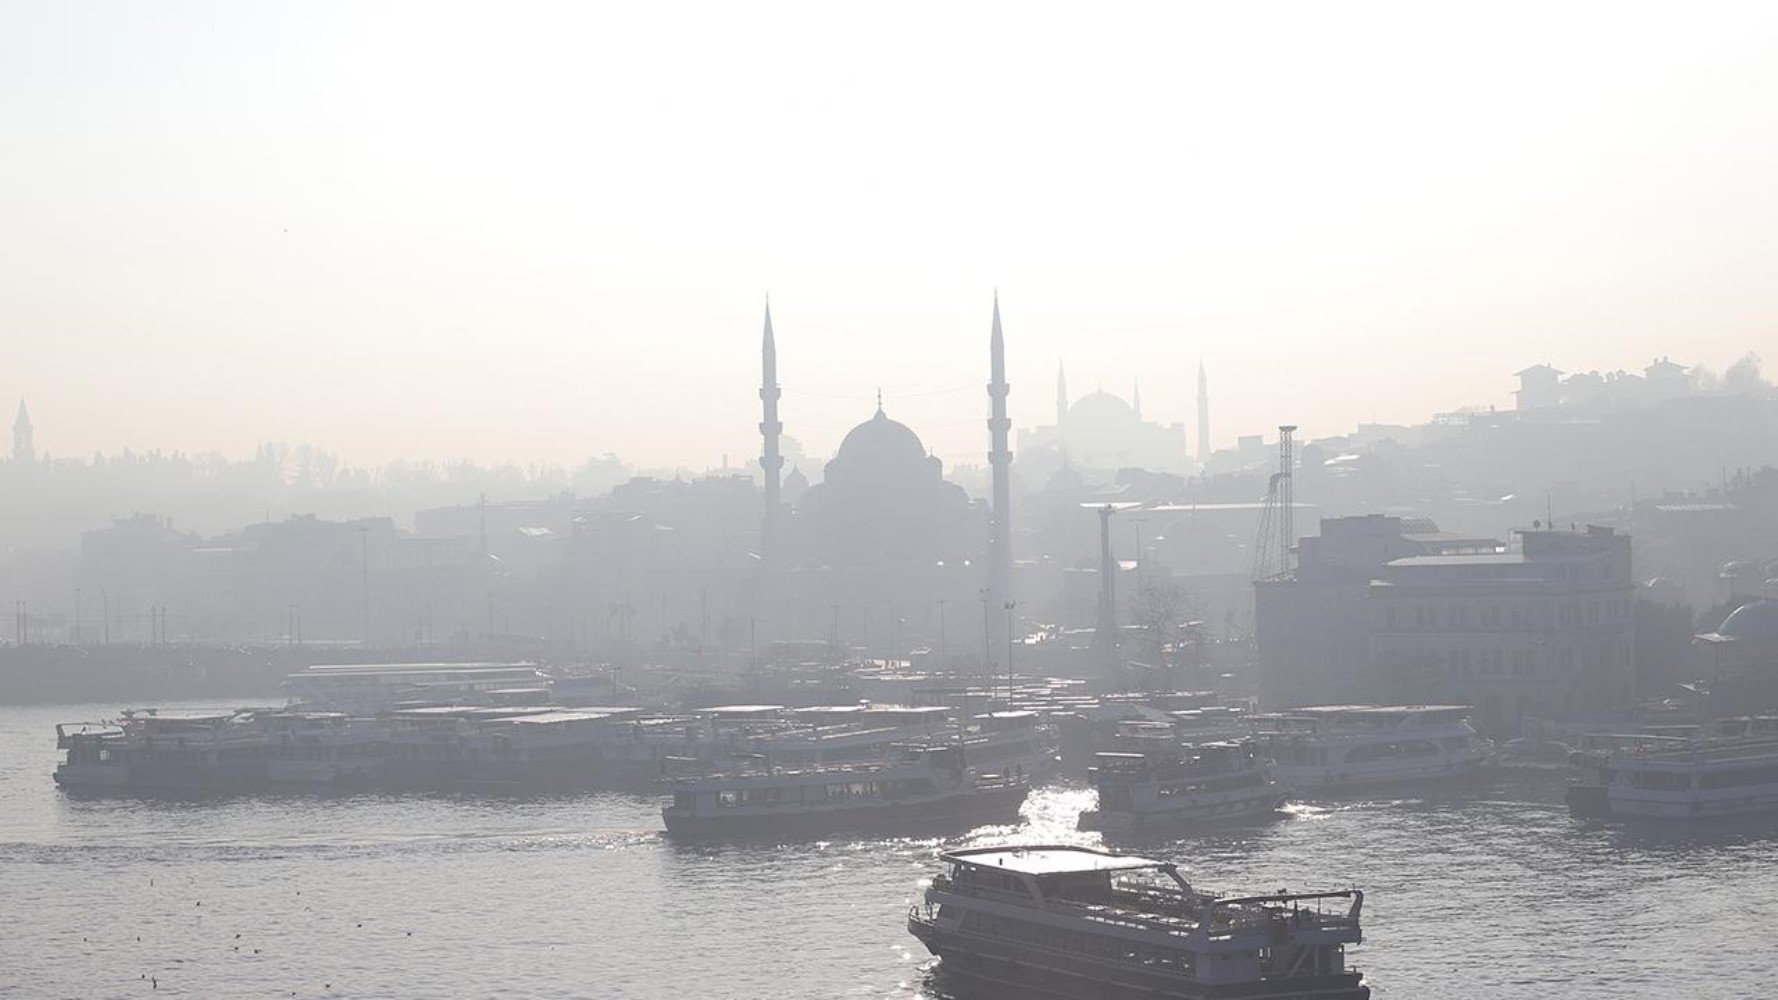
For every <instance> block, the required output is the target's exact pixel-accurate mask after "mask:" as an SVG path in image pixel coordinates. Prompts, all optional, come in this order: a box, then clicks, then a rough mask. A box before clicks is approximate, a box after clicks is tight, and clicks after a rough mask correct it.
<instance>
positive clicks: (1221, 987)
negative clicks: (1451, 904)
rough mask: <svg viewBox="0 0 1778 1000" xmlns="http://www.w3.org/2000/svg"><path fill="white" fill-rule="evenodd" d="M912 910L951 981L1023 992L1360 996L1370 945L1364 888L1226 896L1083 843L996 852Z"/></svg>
mask: <svg viewBox="0 0 1778 1000" xmlns="http://www.w3.org/2000/svg"><path fill="white" fill-rule="evenodd" d="M942 860H943V861H944V862H945V864H946V865H947V866H948V870H947V871H946V872H944V873H943V874H940V875H938V876H937V877H935V878H934V879H933V880H932V883H931V885H930V886H928V888H927V889H926V892H925V896H924V899H923V900H922V901H921V902H920V903H917V904H915V905H914V907H913V908H912V910H910V911H909V913H908V930H909V931H910V932H911V933H912V934H913V935H914V936H915V937H917V938H919V939H920V943H922V944H924V945H925V946H926V949H927V950H928V951H930V952H932V953H933V954H934V955H937V956H939V959H940V962H939V971H940V973H941V974H942V975H945V976H958V977H963V978H971V979H980V980H984V981H987V982H990V983H993V984H995V985H997V986H1003V987H1011V988H1013V989H1016V990H1017V991H1018V993H1019V995H1042V996H1051V997H1079V996H1095V997H1097V996H1107V995H1112V996H1122V995H1131V996H1144V997H1155V998H1174V1000H1209V998H1216V1000H1286V998H1289V1000H1365V998H1367V997H1369V996H1370V988H1369V987H1368V986H1366V985H1365V984H1364V981H1363V974H1362V973H1360V972H1359V971H1358V970H1356V969H1351V968H1348V967H1347V965H1346V955H1345V948H1346V946H1347V945H1350V944H1357V943H1358V942H1359V941H1361V940H1362V939H1363V935H1362V933H1361V931H1360V928H1359V911H1360V910H1361V909H1362V908H1363V905H1364V893H1362V892H1360V891H1359V890H1357V889H1348V890H1345V891H1342V892H1322V893H1291V892H1286V891H1280V892H1277V893H1274V894H1267V895H1257V896H1243V897H1225V896H1217V895H1214V894H1211V893H1207V892H1202V891H1199V890H1197V889H1194V888H1193V887H1192V886H1191V885H1190V884H1189V883H1187V882H1186V880H1185V879H1184V878H1183V877H1182V876H1181V875H1180V873H1179V870H1178V868H1177V867H1176V866H1175V865H1172V864H1169V863H1167V862H1162V861H1151V860H1149V859H1147V858H1139V857H1128V856H1122V855H1116V854H1110V853H1107V852H1104V851H1096V850H1091V849H1088V848H1083V847H1047V846H1046V847H988V848H975V849H971V850H961V851H952V852H949V853H946V854H944V855H943V856H942Z"/></svg>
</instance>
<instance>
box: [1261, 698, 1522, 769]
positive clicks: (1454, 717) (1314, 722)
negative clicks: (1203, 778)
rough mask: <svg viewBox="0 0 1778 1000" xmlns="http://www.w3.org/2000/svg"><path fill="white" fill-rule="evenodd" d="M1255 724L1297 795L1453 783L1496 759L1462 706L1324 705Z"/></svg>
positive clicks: (1263, 718) (1264, 749)
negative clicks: (1369, 786) (1401, 783)
mask: <svg viewBox="0 0 1778 1000" xmlns="http://www.w3.org/2000/svg"><path fill="white" fill-rule="evenodd" d="M1254 723H1255V733H1254V735H1255V738H1256V739H1257V740H1258V750H1259V752H1260V753H1261V754H1263V755H1265V756H1267V757H1270V758H1271V759H1272V760H1273V762H1274V764H1275V771H1276V773H1277V775H1278V779H1279V780H1280V781H1282V782H1284V783H1285V784H1286V785H1288V786H1290V787H1291V788H1294V789H1299V790H1302V789H1316V788H1334V787H1339V786H1346V785H1360V784H1368V783H1376V782H1389V781H1414V780H1422V779H1429V778H1450V777H1457V776H1459V775H1465V774H1471V773H1473V772H1475V771H1476V770H1477V769H1478V768H1480V767H1481V765H1482V763H1483V762H1484V761H1486V760H1487V759H1488V756H1489V754H1490V753H1492V752H1493V747H1492V745H1491V744H1490V743H1489V742H1488V741H1487V740H1484V739H1481V738H1480V737H1478V736H1477V735H1476V732H1475V729H1474V728H1473V727H1471V726H1470V724H1469V707H1468V706H1466V705H1385V706H1379V705H1323V706H1316V707H1313V708H1298V709H1292V710H1291V711H1290V712H1288V713H1278V714H1272V715H1262V716H1256V717H1255V718H1254Z"/></svg>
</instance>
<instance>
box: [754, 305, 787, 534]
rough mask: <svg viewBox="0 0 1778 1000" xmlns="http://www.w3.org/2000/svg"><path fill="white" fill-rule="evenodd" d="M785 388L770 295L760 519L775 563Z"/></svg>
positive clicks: (762, 382) (763, 366)
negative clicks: (762, 510)
mask: <svg viewBox="0 0 1778 1000" xmlns="http://www.w3.org/2000/svg"><path fill="white" fill-rule="evenodd" d="M780 395H782V392H781V391H780V390H779V388H778V345H777V343H776V342H775V341H774V340H773V339H772V300H771V299H769V298H768V299H766V332H765V339H764V341H763V343H762V344H761V345H760V376H759V401H760V403H761V404H762V409H763V414H762V419H761V420H760V422H759V433H760V436H761V437H763V438H764V439H765V451H764V452H763V453H762V454H761V455H760V456H759V467H760V469H762V470H763V471H764V472H765V480H766V509H765V516H764V519H763V520H762V521H761V522H760V531H759V550H760V551H759V555H760V559H761V561H762V562H764V563H765V565H767V566H775V565H776V564H777V562H778V560H779V559H781V558H782V557H783V553H782V552H780V551H779V544H780V542H779V538H778V525H779V520H780V515H781V514H782V511H781V510H780V495H779V485H778V473H779V470H781V469H783V467H784V456H783V454H781V453H780V452H779V451H778V436H779V435H781V434H783V433H784V425H783V424H781V423H779V422H778V397H779V396H780Z"/></svg>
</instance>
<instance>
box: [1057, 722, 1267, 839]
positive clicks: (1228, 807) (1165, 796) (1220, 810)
mask: <svg viewBox="0 0 1778 1000" xmlns="http://www.w3.org/2000/svg"><path fill="white" fill-rule="evenodd" d="M1087 775H1088V778H1089V780H1090V781H1091V782H1092V785H1093V787H1094V788H1095V789H1096V790H1097V791H1098V793H1099V806H1098V808H1097V809H1088V810H1087V811H1085V812H1083V813H1081V814H1080V828H1081V829H1082V830H1104V831H1107V832H1114V831H1129V832H1140V831H1148V830H1160V829H1173V828H1177V827H1181V826H1195V825H1201V824H1207V823H1224V822H1235V821H1240V820H1251V819H1257V818H1260V817H1263V816H1269V815H1272V814H1274V813H1276V812H1277V811H1278V809H1279V807H1281V806H1283V805H1284V801H1285V799H1287V798H1288V797H1289V790H1288V789H1286V788H1285V787H1284V786H1283V785H1280V784H1279V783H1278V781H1277V779H1276V778H1274V777H1273V776H1272V766H1271V762H1270V761H1268V760H1266V759H1265V758H1263V757H1261V756H1260V755H1259V754H1257V753H1256V752H1254V749H1253V747H1251V746H1249V745H1247V744H1244V743H1239V742H1233V741H1219V742H1214V743H1202V744H1196V745H1190V746H1181V747H1176V748H1172V749H1169V750H1165V751H1151V752H1147V753H1119V752H1113V751H1106V752H1101V753H1096V754H1094V755H1093V766H1092V767H1091V768H1089V769H1088V771H1087Z"/></svg>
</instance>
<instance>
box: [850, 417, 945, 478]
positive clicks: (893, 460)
mask: <svg viewBox="0 0 1778 1000" xmlns="http://www.w3.org/2000/svg"><path fill="white" fill-rule="evenodd" d="M834 461H835V462H840V463H844V464H845V465H847V466H850V467H853V468H874V469H906V468H913V467H915V466H918V465H923V464H925V461H926V446H925V445H923V444H921V443H920V435H918V434H915V433H914V432H913V430H912V429H911V428H909V427H908V425H906V424H904V423H901V422H900V421H896V420H890V419H889V417H888V415H887V414H885V413H884V412H883V409H882V407H878V408H877V414H876V416H874V417H871V418H870V419H869V420H866V421H865V422H864V423H862V424H859V425H858V426H857V427H854V428H852V429H851V430H850V431H848V432H847V433H846V437H845V440H843V441H841V442H840V450H839V451H838V452H837V453H836V454H835V455H834Z"/></svg>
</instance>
